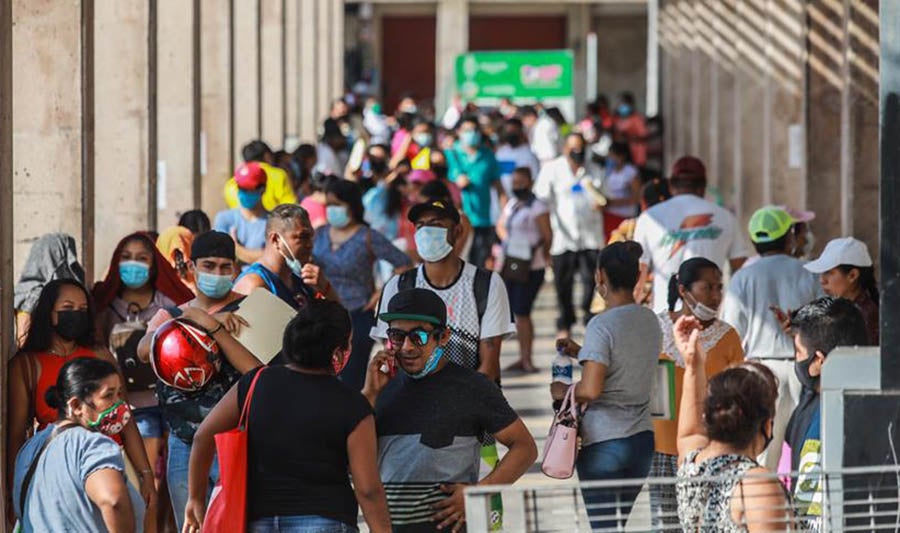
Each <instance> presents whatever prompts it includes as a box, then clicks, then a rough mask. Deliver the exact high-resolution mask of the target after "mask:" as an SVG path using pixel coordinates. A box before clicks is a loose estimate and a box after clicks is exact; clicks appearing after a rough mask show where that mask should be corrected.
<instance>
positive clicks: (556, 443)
mask: <svg viewBox="0 0 900 533" xmlns="http://www.w3.org/2000/svg"><path fill="white" fill-rule="evenodd" d="M580 415H581V409H579V407H578V404H576V403H575V385H574V384H573V385H570V386H569V390H567V391H566V397H565V399H564V400H563V403H562V405H561V406H560V407H559V411H557V412H556V416H555V417H554V418H553V424H552V425H551V426H550V435H549V436H548V437H547V443H546V444H545V445H544V457H543V459H542V460H541V472H543V473H544V474H545V475H547V476H550V477H552V478H556V479H568V478H570V477H572V474H574V473H575V459H576V458H577V457H578V422H579V417H580Z"/></svg>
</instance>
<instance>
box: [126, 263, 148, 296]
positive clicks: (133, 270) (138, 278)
mask: <svg viewBox="0 0 900 533" xmlns="http://www.w3.org/2000/svg"><path fill="white" fill-rule="evenodd" d="M119 278H120V279H121V280H122V283H124V284H125V286H126V287H128V288H129V289H137V288H139V287H143V286H144V285H146V284H147V281H148V280H149V279H150V266H149V265H148V264H147V263H142V262H140V261H122V262H120V263H119Z"/></svg>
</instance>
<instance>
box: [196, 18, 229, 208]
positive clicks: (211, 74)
mask: <svg viewBox="0 0 900 533" xmlns="http://www.w3.org/2000/svg"><path fill="white" fill-rule="evenodd" d="M231 17H232V14H231V10H230V9H222V2H221V1H220V0H201V4H200V80H201V81H200V87H201V95H200V105H201V116H200V175H201V176H202V178H203V180H202V188H201V194H200V196H201V203H200V206H201V208H202V209H203V210H204V211H206V213H207V214H209V215H210V218H212V217H213V216H214V215H215V214H216V212H217V211H219V210H220V209H222V208H224V207H225V199H224V197H223V195H222V187H223V185H224V184H225V181H226V180H228V178H229V177H230V176H231V174H232V172H233V171H234V164H233V163H234V160H233V155H234V114H233V111H232V108H231V106H232V97H233V86H232V82H231V64H232V56H231V48H230V44H229V43H230V42H231V28H232V25H231Z"/></svg>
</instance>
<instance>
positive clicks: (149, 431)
mask: <svg viewBox="0 0 900 533" xmlns="http://www.w3.org/2000/svg"><path fill="white" fill-rule="evenodd" d="M131 414H132V416H134V423H135V425H137V428H138V433H140V434H141V437H143V438H145V439H161V438H162V436H163V426H164V422H163V418H162V410H161V409H160V408H159V406H158V405H154V406H151V407H140V408H138V409H135V410H134V411H132V412H131ZM155 466H156V465H150V467H151V468H154V467H155Z"/></svg>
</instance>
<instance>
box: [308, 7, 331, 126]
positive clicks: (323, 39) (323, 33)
mask: <svg viewBox="0 0 900 533" xmlns="http://www.w3.org/2000/svg"><path fill="white" fill-rule="evenodd" d="M333 9H334V2H332V1H331V0H316V19H315V21H316V39H315V40H314V41H312V42H313V43H315V47H314V49H313V50H314V53H315V57H316V70H315V72H316V78H315V79H316V105H315V113H314V115H313V123H314V125H315V126H316V127H318V126H319V124H321V122H322V120H324V119H325V116H326V115H327V114H328V109H329V107H330V105H329V104H330V103H331V100H332V99H333V98H334V97H336V96H337V94H335V93H334V88H333V87H332V82H333V79H332V76H331V68H332V64H331V62H332V59H333V56H332V53H331V48H332V47H333V46H334V39H332V37H331V32H332V28H331V22H332V15H331V12H332V10H333Z"/></svg>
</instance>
